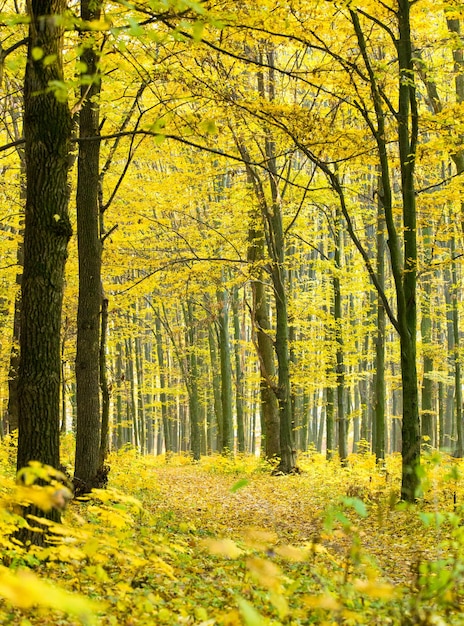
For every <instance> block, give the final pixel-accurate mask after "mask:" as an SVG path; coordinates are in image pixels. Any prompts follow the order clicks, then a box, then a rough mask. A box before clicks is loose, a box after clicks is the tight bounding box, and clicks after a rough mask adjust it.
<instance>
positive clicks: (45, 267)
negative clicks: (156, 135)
mask: <svg viewBox="0 0 464 626" xmlns="http://www.w3.org/2000/svg"><path fill="white" fill-rule="evenodd" d="M65 9H66V2H65V1H64V0H32V2H31V3H30V5H29V11H30V14H29V17H30V25H29V44H28V59H27V65H26V74H25V81H24V138H25V159H26V181H27V191H26V211H25V231H24V272H23V278H22V301H21V304H22V312H21V342H20V363H19V377H18V398H19V405H18V408H19V416H18V417H19V442H18V459H17V466H18V469H20V468H22V467H24V466H26V465H27V464H28V462H29V461H31V460H36V461H40V462H42V463H46V464H48V465H51V466H54V467H58V466H59V429H60V371H61V350H60V348H61V345H60V344H61V342H60V329H61V309H62V299H63V282H64V268H65V262H66V254H67V244H68V241H69V238H70V237H71V234H72V228H71V224H70V220H69V215H68V200H69V188H68V169H69V152H70V140H71V115H70V111H69V108H68V105H67V102H66V101H65V100H64V99H61V98H59V97H57V95H55V93H54V92H53V90H51V89H49V83H50V82H51V81H62V80H63V70H62V61H61V55H62V46H63V41H62V37H63V31H62V26H60V25H59V23H58V21H57V20H56V19H55V16H57V15H58V16H59V15H62V14H63V13H64V11H65ZM34 49H41V50H42V52H43V57H42V58H54V61H53V62H52V63H49V64H44V63H43V61H42V58H41V59H38V60H36V59H35V57H36V56H37V55H34V57H33V54H32V51H33V50H34Z"/></svg>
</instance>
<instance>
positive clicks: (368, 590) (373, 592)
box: [354, 580, 395, 598]
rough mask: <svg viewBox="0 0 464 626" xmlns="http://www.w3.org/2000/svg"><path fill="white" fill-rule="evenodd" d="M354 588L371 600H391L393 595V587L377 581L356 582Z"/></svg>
mask: <svg viewBox="0 0 464 626" xmlns="http://www.w3.org/2000/svg"><path fill="white" fill-rule="evenodd" d="M354 586H355V588H356V589H357V591H359V592H360V593H362V594H363V595H366V596H370V597H371V598H391V597H392V596H393V595H394V593H395V588H394V587H393V585H390V584H389V583H384V582H381V581H377V580H356V581H355V583H354Z"/></svg>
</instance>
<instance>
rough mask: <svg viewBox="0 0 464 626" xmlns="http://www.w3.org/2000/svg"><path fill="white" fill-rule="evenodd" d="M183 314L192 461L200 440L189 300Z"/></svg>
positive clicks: (197, 375) (192, 330)
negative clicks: (186, 351)
mask: <svg viewBox="0 0 464 626" xmlns="http://www.w3.org/2000/svg"><path fill="white" fill-rule="evenodd" d="M184 315H185V321H186V326H187V328H186V339H187V349H188V354H187V380H186V383H187V391H188V398H189V413H190V450H191V453H192V457H193V460H194V461H199V460H200V455H201V442H200V401H199V394H198V377H199V371H198V359H197V354H196V351H195V341H196V332H195V318H194V315H193V305H192V302H191V301H189V302H188V303H187V306H186V307H184Z"/></svg>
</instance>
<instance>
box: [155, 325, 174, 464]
mask: <svg viewBox="0 0 464 626" xmlns="http://www.w3.org/2000/svg"><path fill="white" fill-rule="evenodd" d="M155 338H156V354H157V357H158V370H159V380H160V404H161V421H162V424H163V435H164V448H165V450H166V457H169V456H170V455H171V453H172V441H171V429H170V427H169V418H168V406H167V397H166V371H165V364H164V353H163V338H162V335H161V320H160V317H159V315H156V316H155Z"/></svg>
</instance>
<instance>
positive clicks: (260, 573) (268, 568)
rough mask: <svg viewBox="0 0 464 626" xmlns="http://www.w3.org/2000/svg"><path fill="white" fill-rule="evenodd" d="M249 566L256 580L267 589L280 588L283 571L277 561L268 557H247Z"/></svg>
mask: <svg viewBox="0 0 464 626" xmlns="http://www.w3.org/2000/svg"><path fill="white" fill-rule="evenodd" d="M246 564H247V567H248V569H249V570H250V572H251V573H252V575H253V576H254V577H255V578H256V580H257V581H258V582H259V583H260V584H261V585H262V586H263V587H266V588H267V589H272V590H278V589H279V587H280V576H281V571H280V569H279V568H278V567H277V565H276V564H275V563H272V562H271V561H269V560H267V559H261V558H259V557H253V558H251V559H247V562H246Z"/></svg>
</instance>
